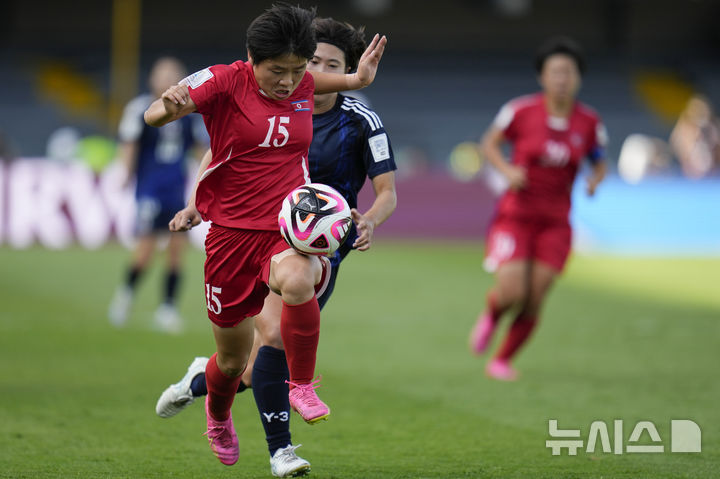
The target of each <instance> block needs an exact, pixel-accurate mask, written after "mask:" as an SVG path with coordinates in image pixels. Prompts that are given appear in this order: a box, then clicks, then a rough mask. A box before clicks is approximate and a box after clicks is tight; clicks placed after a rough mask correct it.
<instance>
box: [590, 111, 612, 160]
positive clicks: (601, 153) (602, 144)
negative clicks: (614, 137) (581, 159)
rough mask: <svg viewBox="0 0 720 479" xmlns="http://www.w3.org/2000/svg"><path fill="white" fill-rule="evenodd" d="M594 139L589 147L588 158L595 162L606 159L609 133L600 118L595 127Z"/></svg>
mask: <svg viewBox="0 0 720 479" xmlns="http://www.w3.org/2000/svg"><path fill="white" fill-rule="evenodd" d="M593 130H594V131H593V133H592V140H591V141H590V145H589V149H588V155H587V156H588V159H589V160H590V162H591V163H593V164H595V163H598V162H600V161H602V160H604V159H605V148H606V147H607V144H608V133H607V129H606V128H605V124H603V122H602V121H600V120H599V119H598V120H597V122H596V123H595V128H594V129H593Z"/></svg>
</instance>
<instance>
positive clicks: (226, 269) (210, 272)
mask: <svg viewBox="0 0 720 479" xmlns="http://www.w3.org/2000/svg"><path fill="white" fill-rule="evenodd" d="M288 248H290V247H289V246H288V244H287V243H286V242H285V240H284V239H283V238H282V236H280V231H256V230H241V229H235V228H225V227H223V226H218V225H215V224H214V225H212V226H211V227H210V231H208V234H207V237H206V239H205V252H206V254H207V258H206V259H205V299H206V302H207V308H208V317H209V318H210V321H212V322H213V323H215V324H217V325H218V326H220V327H221V328H231V327H233V326H235V325H237V324H238V323H240V321H242V320H243V319H245V318H247V317H248V316H255V315H256V314H258V313H260V311H261V310H262V307H263V303H264V302H265V296H267V294H268V292H269V288H268V285H267V282H268V278H269V276H270V259H271V258H272V257H273V256H274V255H276V254H278V253H280V252H282V251H285V250H286V249H288Z"/></svg>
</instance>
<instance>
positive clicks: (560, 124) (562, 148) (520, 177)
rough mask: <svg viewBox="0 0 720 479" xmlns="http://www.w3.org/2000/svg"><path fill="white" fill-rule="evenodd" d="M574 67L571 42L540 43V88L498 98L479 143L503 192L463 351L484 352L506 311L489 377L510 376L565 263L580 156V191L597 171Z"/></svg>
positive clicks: (595, 125)
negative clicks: (483, 286)
mask: <svg viewBox="0 0 720 479" xmlns="http://www.w3.org/2000/svg"><path fill="white" fill-rule="evenodd" d="M584 67H585V60H584V57H583V54H582V52H581V50H580V47H579V46H578V45H577V44H576V43H575V42H574V41H573V40H571V39H569V38H565V37H556V38H552V39H550V40H548V41H547V42H546V43H544V44H543V45H542V46H541V47H540V49H539V50H538V53H537V56H536V60H535V68H536V70H537V73H538V75H539V77H538V80H539V83H540V86H541V87H542V92H541V93H537V94H534V95H529V96H524V97H520V98H516V99H514V100H511V101H510V102H509V103H507V104H505V105H504V106H503V107H502V109H501V110H500V112H499V113H498V115H497V116H496V118H495V120H494V121H493V123H492V125H491V126H490V128H489V129H488V131H487V132H486V134H485V136H484V138H483V140H482V150H483V152H484V154H485V156H486V158H487V159H488V160H489V161H490V162H491V164H492V165H493V166H494V167H495V168H496V169H497V170H498V171H499V172H500V173H501V174H502V175H503V176H505V178H506V179H507V182H508V184H509V189H508V191H507V192H506V193H504V195H503V196H502V197H501V199H500V200H499V203H498V205H497V208H496V214H495V217H494V219H493V221H492V224H491V225H490V229H489V234H488V238H487V250H486V257H485V267H486V269H488V271H491V272H494V273H495V284H494V286H493V287H492V288H491V289H490V291H489V292H488V294H487V307H486V310H485V312H484V313H483V314H482V315H481V316H480V317H479V318H478V321H477V323H476V325H475V327H474V328H473V330H472V332H471V335H470V348H471V350H472V351H473V352H474V353H476V354H482V353H484V352H485V351H486V350H487V348H488V345H489V343H490V339H491V337H492V334H493V332H494V331H495V330H496V328H497V325H498V320H499V319H500V317H501V316H502V315H503V313H505V312H506V311H508V310H510V309H511V308H514V309H515V310H516V315H515V318H514V320H513V323H512V325H511V326H510V329H509V331H508V334H507V337H506V338H505V341H504V343H503V344H502V346H501V347H500V349H499V351H498V352H497V353H496V355H495V356H494V358H493V359H492V360H491V361H490V362H489V363H488V364H487V367H486V369H485V371H486V373H487V374H488V376H490V377H492V378H495V379H500V380H508V381H510V380H514V379H516V377H517V372H516V371H515V369H514V368H513V367H512V366H511V364H510V360H511V359H512V358H513V357H514V356H515V354H516V353H517V351H518V350H519V348H520V347H521V346H522V345H523V344H524V343H525V342H526V341H527V339H528V338H529V337H530V334H531V332H532V330H533V328H534V327H535V325H536V324H537V322H538V317H539V315H540V309H541V306H542V304H543V301H544V299H545V296H546V295H547V293H548V291H549V290H550V287H551V286H552V284H553V282H554V280H555V278H556V276H557V275H558V274H560V273H561V272H562V270H563V267H564V266H565V262H566V260H567V257H568V255H569V253H570V246H571V239H572V231H571V228H570V223H569V219H568V215H569V212H570V194H571V190H572V185H573V182H574V179H575V176H576V174H577V171H578V168H579V167H580V164H581V161H582V159H583V158H585V157H587V158H588V159H589V160H590V163H591V165H592V173H591V174H590V176H589V177H588V181H587V193H588V195H593V194H594V193H595V189H596V188H597V186H598V184H599V183H600V182H601V181H602V179H603V178H604V176H605V168H606V167H605V163H604V157H605V151H604V147H605V144H606V142H607V134H606V132H605V128H604V126H603V124H602V122H601V121H600V118H599V117H598V115H597V114H596V113H595V112H594V111H593V110H591V109H590V108H588V107H587V106H585V105H583V104H582V103H580V102H579V101H576V96H577V93H578V91H579V88H580V83H581V75H582V73H583V71H584ZM505 142H508V143H510V145H511V146H512V157H511V160H510V161H506V159H505V157H504V155H503V151H502V146H503V143H505Z"/></svg>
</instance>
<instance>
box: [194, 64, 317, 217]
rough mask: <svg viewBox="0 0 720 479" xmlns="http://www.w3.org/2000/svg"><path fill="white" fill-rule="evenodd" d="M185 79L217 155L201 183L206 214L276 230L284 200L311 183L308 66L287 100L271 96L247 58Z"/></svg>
mask: <svg viewBox="0 0 720 479" xmlns="http://www.w3.org/2000/svg"><path fill="white" fill-rule="evenodd" d="M184 81H185V83H187V85H188V86H189V90H190V98H192V100H193V102H195V105H197V111H198V112H199V113H201V114H202V115H203V119H204V120H205V126H206V127H207V130H208V133H209V134H210V148H211V149H212V155H213V157H212V162H211V163H210V165H209V166H208V168H207V170H205V172H204V173H203V175H202V177H201V178H202V179H201V180H200V183H199V184H198V188H197V195H196V202H195V204H196V206H197V209H198V211H199V212H200V214H201V216H202V217H203V219H204V220H206V221H212V222H213V223H216V224H218V225H221V226H225V227H229V228H241V229H250V230H267V231H272V230H277V229H278V224H277V215H278V212H279V211H280V206H281V205H282V200H283V198H285V196H286V195H287V194H288V193H289V192H290V191H292V190H293V189H294V188H296V187H297V186H300V185H302V184H304V183H307V182H309V175H308V172H307V171H308V170H307V152H308V148H310V143H311V141H312V129H313V125H312V110H313V93H314V91H315V83H314V81H313V78H312V75H310V73H307V72H306V73H305V76H304V77H303V79H302V80H301V81H300V84H299V85H298V87H297V88H296V89H295V91H294V92H293V94H292V95H291V96H290V97H289V98H287V99H285V100H272V99H270V98H268V97H267V96H266V95H265V93H264V92H262V91H261V89H260V87H259V86H258V84H257V81H256V80H255V75H254V74H253V70H252V66H251V65H250V64H249V63H247V62H242V61H237V62H235V63H233V64H231V65H215V66H212V67H209V68H206V69H205V70H200V71H199V72H197V73H194V74H193V75H190V76H189V77H187V78H186V79H185V80H184Z"/></svg>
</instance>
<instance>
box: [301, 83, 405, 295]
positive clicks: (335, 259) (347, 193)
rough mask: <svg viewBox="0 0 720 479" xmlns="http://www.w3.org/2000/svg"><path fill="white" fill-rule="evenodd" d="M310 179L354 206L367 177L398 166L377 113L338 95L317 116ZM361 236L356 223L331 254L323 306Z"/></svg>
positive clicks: (353, 100) (314, 121)
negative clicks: (332, 189) (327, 107)
mask: <svg viewBox="0 0 720 479" xmlns="http://www.w3.org/2000/svg"><path fill="white" fill-rule="evenodd" d="M308 167H309V170H310V179H311V180H312V181H313V182H316V183H324V184H326V185H330V186H332V187H333V188H335V189H336V190H338V191H339V192H340V194H342V195H343V196H344V197H345V199H346V200H347V202H348V204H349V205H350V207H351V208H357V197H358V193H359V192H360V189H361V188H362V187H363V184H364V183H365V179H366V178H370V179H372V178H374V177H376V176H377V175H380V174H382V173H387V172H389V171H394V170H396V169H397V167H396V166H395V160H394V158H393V152H392V147H391V145H390V139H389V138H388V136H387V133H385V128H384V127H383V124H382V121H381V120H380V117H378V116H377V114H376V113H375V112H374V111H372V110H371V109H370V108H368V107H367V106H365V105H364V104H363V103H362V102H360V101H358V100H356V99H354V98H350V97H346V96H343V95H338V98H337V101H336V102H335V106H333V108H332V110H330V111H327V112H325V113H321V114H319V115H313V141H312V144H311V145H310V152H309V155H308ZM356 238H357V231H356V230H355V225H354V224H353V226H352V228H351V230H350V234H349V235H348V238H347V240H346V241H345V243H344V244H342V245H341V246H340V248H338V250H337V251H336V252H335V254H334V255H332V256H331V257H330V263H331V264H332V270H331V277H330V284H329V285H328V287H327V289H326V290H325V294H323V295H322V296H321V297H320V298H318V302H319V304H320V307H321V308H322V307H323V306H325V303H326V302H327V300H328V299H329V298H330V295H331V294H332V292H333V289H334V287H335V279H336V278H337V274H338V268H339V266H340V262H341V261H342V260H343V259H344V258H345V256H347V254H348V253H349V252H350V251H351V250H352V244H353V243H354V242H355V239H356Z"/></svg>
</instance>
